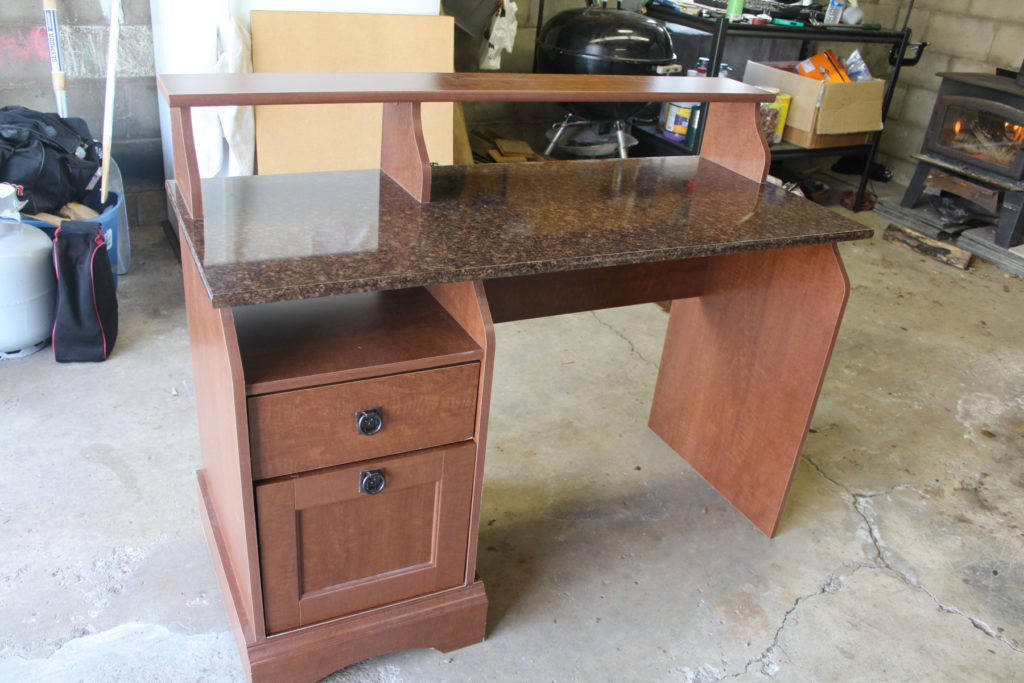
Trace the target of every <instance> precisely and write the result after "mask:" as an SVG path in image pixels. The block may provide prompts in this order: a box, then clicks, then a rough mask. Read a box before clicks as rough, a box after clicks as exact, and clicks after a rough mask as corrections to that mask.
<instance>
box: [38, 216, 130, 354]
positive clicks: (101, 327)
mask: <svg viewBox="0 0 1024 683" xmlns="http://www.w3.org/2000/svg"><path fill="white" fill-rule="evenodd" d="M53 263H54V266H55V267H56V269H57V313H56V319H55V320H54V323H53V358H54V360H56V361H58V362H60V363H75V362H90V361H101V360H106V359H107V357H108V356H110V352H111V351H113V349H114V342H115V341H116V340H117V289H116V288H115V287H114V273H113V272H112V271H111V269H110V258H109V257H108V256H107V247H106V244H104V242H103V232H102V230H101V229H100V224H99V223H97V222H95V221H64V222H63V223H62V224H61V226H60V227H59V228H57V233H56V235H55V237H54V240H53Z"/></svg>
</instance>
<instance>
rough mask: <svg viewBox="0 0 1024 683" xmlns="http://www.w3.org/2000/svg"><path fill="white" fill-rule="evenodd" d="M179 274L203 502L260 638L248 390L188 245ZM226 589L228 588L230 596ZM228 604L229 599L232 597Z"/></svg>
mask: <svg viewBox="0 0 1024 683" xmlns="http://www.w3.org/2000/svg"><path fill="white" fill-rule="evenodd" d="M181 248H182V254H184V255H186V256H185V257H184V258H182V260H181V261H182V264H181V268H182V279H183V281H184V287H185V311H186V315H187V318H188V328H189V343H190V346H191V351H192V374H193V377H194V382H195V392H196V410H197V414H198V420H199V443H200V448H201V450H202V457H203V473H204V475H205V481H206V485H207V487H206V492H205V496H204V498H205V500H204V501H203V504H204V506H206V505H208V506H209V507H210V508H211V509H212V510H213V511H214V515H213V516H215V517H216V519H217V526H218V528H219V532H220V538H221V539H222V543H223V549H222V550H221V553H222V554H224V555H226V556H227V557H229V558H230V565H229V566H226V567H225V569H226V570H227V571H230V572H232V577H231V581H232V582H233V584H234V585H235V586H237V589H238V591H237V593H238V599H239V600H240V602H241V607H242V610H243V613H242V614H241V615H239V616H238V618H237V621H238V623H239V624H240V625H241V626H242V627H244V626H245V625H246V624H249V625H251V628H252V631H251V632H243V634H242V636H243V637H244V639H245V640H247V641H251V640H254V639H259V638H262V637H263V635H264V627H263V605H262V600H261V598H260V576H259V559H258V556H257V552H256V522H255V520H256V517H255V512H254V504H253V491H252V473H251V468H250V464H249V439H248V434H247V431H246V417H245V392H244V388H243V387H244V381H243V378H242V364H241V359H240V355H239V351H238V341H237V338H236V337H235V330H234V326H233V324H232V318H231V310H230V309H223V308H222V309H215V308H213V307H212V306H211V305H210V297H209V295H208V294H207V292H206V289H205V287H204V286H203V282H202V279H201V278H200V277H199V271H198V269H197V268H196V265H195V263H194V262H193V261H192V259H191V258H188V257H187V254H188V253H189V252H188V247H187V246H186V245H185V244H184V243H182V247H181ZM228 597H229V596H227V595H225V598H226V599H228ZM229 606H230V601H229Z"/></svg>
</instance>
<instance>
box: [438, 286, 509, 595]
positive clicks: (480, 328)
mask: <svg viewBox="0 0 1024 683" xmlns="http://www.w3.org/2000/svg"><path fill="white" fill-rule="evenodd" d="M428 290H429V291H430V293H431V294H432V295H433V296H434V298H435V299H437V301H438V303H440V304H441V305H442V306H443V307H444V309H445V310H446V311H448V313H449V314H450V315H451V316H452V317H453V318H455V320H457V321H458V322H459V324H460V325H462V327H463V329H465V330H466V331H467V332H468V333H469V334H470V335H471V336H472V337H473V339H475V340H476V342H477V344H479V345H480V347H481V348H482V349H483V351H484V358H483V361H482V362H481V363H480V382H479V385H478V387H479V391H478V394H477V408H476V432H475V433H474V435H473V441H474V442H475V443H476V450H477V452H476V464H475V469H474V472H473V482H472V486H473V501H472V504H471V508H470V517H469V525H468V528H467V530H466V533H467V536H468V539H469V541H468V545H467V550H466V576H465V580H466V585H467V586H468V585H470V584H472V583H473V582H474V581H475V580H476V551H477V543H478V540H479V533H478V532H479V528H480V501H481V499H482V498H483V489H484V460H485V454H486V453H487V425H488V422H489V420H490V414H491V382H492V378H493V377H494V323H493V322H492V320H491V311H490V308H489V307H488V304H487V297H486V295H485V293H484V285H483V283H482V282H480V281H479V280H476V281H472V282H454V283H451V284H446V285H435V286H432V287H428ZM480 585H481V586H482V585H483V584H480Z"/></svg>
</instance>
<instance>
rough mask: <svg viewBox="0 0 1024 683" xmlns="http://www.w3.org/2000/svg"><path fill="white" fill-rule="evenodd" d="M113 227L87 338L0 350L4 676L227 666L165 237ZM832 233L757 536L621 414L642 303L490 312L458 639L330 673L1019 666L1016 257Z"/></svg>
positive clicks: (967, 675) (696, 675) (0, 656)
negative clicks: (117, 273) (846, 240)
mask: <svg viewBox="0 0 1024 683" xmlns="http://www.w3.org/2000/svg"><path fill="white" fill-rule="evenodd" d="M860 220H863V221H866V222H868V223H869V224H872V226H873V227H875V228H876V229H877V230H879V232H880V231H881V230H882V229H884V227H885V223H884V222H881V221H880V219H879V218H878V217H877V216H876V215H874V214H871V213H868V214H863V215H861V217H860ZM132 238H133V247H134V254H135V260H134V264H133V269H132V272H131V273H129V274H128V275H125V276H123V277H122V279H121V285H120V291H119V296H120V306H121V309H120V310H121V316H120V321H121V331H120V336H119V338H118V341H117V347H116V350H115V351H114V354H113V357H112V358H111V359H110V360H109V361H108V362H106V363H102V364H95V365H58V364H56V363H54V362H53V359H52V356H51V354H50V352H49V350H44V351H42V352H39V353H37V354H35V355H32V356H29V357H26V358H22V359H15V360H5V361H0V387H2V390H0V434H2V435H3V439H2V444H3V445H2V446H0V451H2V454H0V530H2V533H0V539H2V548H3V551H2V553H0V680H3V681H79V680H84V681H115V680H118V681H120V680H131V681H141V680H145V681H230V680H239V679H241V678H242V671H241V665H240V661H239V658H238V654H237V652H236V650H235V644H234V641H233V639H232V637H231V635H230V633H229V630H228V620H227V615H226V612H225V608H224V607H223V604H222V602H221V597H220V592H219V590H218V587H217V582H216V579H215V576H214V572H213V566H212V564H211V560H210V558H209V556H208V553H207V549H206V543H205V540H204V538H203V535H202V529H201V526H200V522H199V514H198V511H197V501H196V492H195V483H194V476H193V471H194V470H195V469H196V467H197V465H198V463H199V453H198V438H197V435H196V421H195V415H194V400H193V398H194V397H193V387H192V377H191V366H190V360H189V351H188V344H187V334H186V327H185V313H184V309H183V305H182V295H181V284H180V276H179V272H178V266H177V264H176V262H175V261H174V259H173V256H172V254H171V251H170V249H169V248H168V246H167V244H166V243H165V242H164V239H163V236H162V234H161V233H160V232H159V230H158V229H157V228H149V227H144V228H136V229H133V235H132ZM842 253H843V256H844V257H845V259H846V263H847V267H848V269H849V275H850V280H851V282H852V285H853V290H852V294H851V297H850V302H849V306H848V308H847V312H846V318H845V322H844V325H843V328H842V330H841V331H840V335H839V340H838V343H837V345H836V349H835V353H834V356H833V359H832V364H831V369H830V371H829V374H828V377H827V380H826V382H825V386H824V389H823V391H822V395H821V400H820V401H819V404H818V409H817V413H816V417H815V419H814V424H813V429H812V433H811V434H810V435H809V437H808V440H807V445H806V448H805V451H804V457H803V460H802V463H801V465H800V467H799V469H798V471H797V474H796V479H795V481H794V484H793V487H792V491H791V494H790V498H789V504H788V506H787V508H786V511H785V515H784V517H783V520H782V525H781V528H780V532H779V534H778V536H777V537H776V538H775V539H774V540H769V539H767V538H765V537H764V536H762V535H761V533H760V532H759V531H757V530H756V529H755V528H754V527H753V526H752V525H751V524H750V523H749V522H748V521H747V520H746V519H744V518H743V517H742V516H741V515H740V514H739V513H737V512H736V511H735V510H733V509H732V508H731V507H730V506H729V504H727V503H726V502H725V501H724V500H723V499H722V498H721V497H720V496H719V495H718V494H717V493H716V492H715V491H714V490H712V489H711V488H710V487H709V486H708V485H707V484H705V483H704V481H703V480H701V478H700V477H699V476H697V475H696V474H695V473H694V472H693V471H692V470H691V469H690V468H689V466H687V465H686V464H685V463H684V462H682V461H681V460H680V459H679V458H678V457H677V456H676V455H675V454H673V453H672V452H671V451H670V450H669V449H668V448H667V447H666V446H665V445H664V444H662V443H661V442H660V441H659V439H658V438H656V437H655V436H654V435H653V434H652V433H651V432H649V431H648V430H647V429H646V422H647V406H648V403H649V400H650V397H651V393H652V390H653V384H654V378H655V373H656V370H657V365H658V358H659V352H660V344H661V339H662V334H663V330H664V327H665V323H666V316H665V314H664V313H663V312H662V311H661V310H660V309H658V308H657V307H656V306H654V305H647V306H640V307H633V308H628V309H617V310H610V311H601V312H597V313H585V314H580V315H574V316H566V317H563V318H557V319H549V320H542V321H535V322H528V323H519V324H509V325H504V326H499V327H498V329H497V342H498V355H497V363H496V369H495V385H494V398H493V407H492V413H491V414H492V423H491V429H490V443H489V448H488V454H487V458H488V462H487V477H486V490H485V492H484V501H483V513H482V515H483V516H482V524H481V542H480V554H479V572H480V575H481V576H482V577H483V578H484V580H485V582H486V585H487V590H488V594H489V596H490V614H489V620H488V624H489V625H488V637H487V640H486V641H485V642H484V643H482V644H479V645H475V646H472V647H469V648H465V649H463V650H459V651H456V652H452V653H449V654H442V653H439V652H436V651H433V650H418V651H410V652H403V653H396V654H392V655H387V656H382V657H378V658H376V659H373V660H370V661H368V662H364V663H362V664H357V665H355V666H352V667H350V668H349V669H347V670H345V671H343V672H339V673H337V674H335V675H334V676H332V677H330V680H332V681H338V682H340V681H440V680H449V681H473V680H493V681H548V680H551V681H572V680H576V681H602V680H605V681H621V680H627V681H692V682H698V681H699V682H709V681H717V680H721V679H724V678H729V679H735V680H741V681H759V680H765V679H770V678H773V679H776V680H780V681H825V680H856V681H860V680H884V681H943V680H950V681H982V680H984V681H1015V680H1024V506H1022V505H1021V499H1022V493H1024V339H1022V331H1024V324H1022V321H1024V314H1022V311H1024V280H1021V279H1019V278H1015V277H1012V276H1008V275H1006V274H1004V273H1003V272H1002V271H1000V270H997V269H996V268H994V267H991V266H988V265H986V264H984V263H980V264H978V265H977V266H976V267H975V268H974V269H972V270H970V271H968V272H962V271H959V270H956V269H953V268H950V267H948V266H945V265H941V264H938V263H935V262H933V261H930V260H927V259H925V258H922V257H921V256H918V255H916V254H914V253H912V252H910V251H907V250H905V249H903V248H900V247H897V246H894V245H892V244H890V243H887V242H884V241H882V240H881V239H880V238H877V237H876V238H875V239H874V240H872V241H868V242H861V243H855V244H846V245H843V246H842Z"/></svg>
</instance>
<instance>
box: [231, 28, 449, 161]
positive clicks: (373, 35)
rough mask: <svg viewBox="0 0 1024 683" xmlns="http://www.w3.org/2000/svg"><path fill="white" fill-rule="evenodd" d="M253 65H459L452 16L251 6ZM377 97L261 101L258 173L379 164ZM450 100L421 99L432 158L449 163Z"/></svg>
mask: <svg viewBox="0 0 1024 683" xmlns="http://www.w3.org/2000/svg"><path fill="white" fill-rule="evenodd" d="M250 23H251V25H252V48H253V49H252V61H253V70H254V71H256V72H264V73H300V72H332V71H333V72H338V71H340V72H360V71H369V72H378V71H417V72H451V71H454V41H455V34H454V32H455V28H454V27H455V24H454V20H453V19H452V18H451V17H430V16H411V15H387V14H345V13H338V12H267V11H254V12H252V13H251V15H250ZM381 116H382V106H381V105H380V104H318V105H288V106H280V105H279V106H269V105H268V106H257V107H256V163H257V168H258V170H259V173H260V174H261V175H267V174H273V173H300V172H306V171H333V170H348V169H360V168H380V145H381ZM452 117H453V114H452V104H451V103H450V102H440V103H427V104H424V105H423V134H424V138H425V140H426V143H427V153H428V154H429V156H430V160H431V161H433V162H436V163H439V164H451V163H452V156H453V153H452V147H453V134H452Z"/></svg>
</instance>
